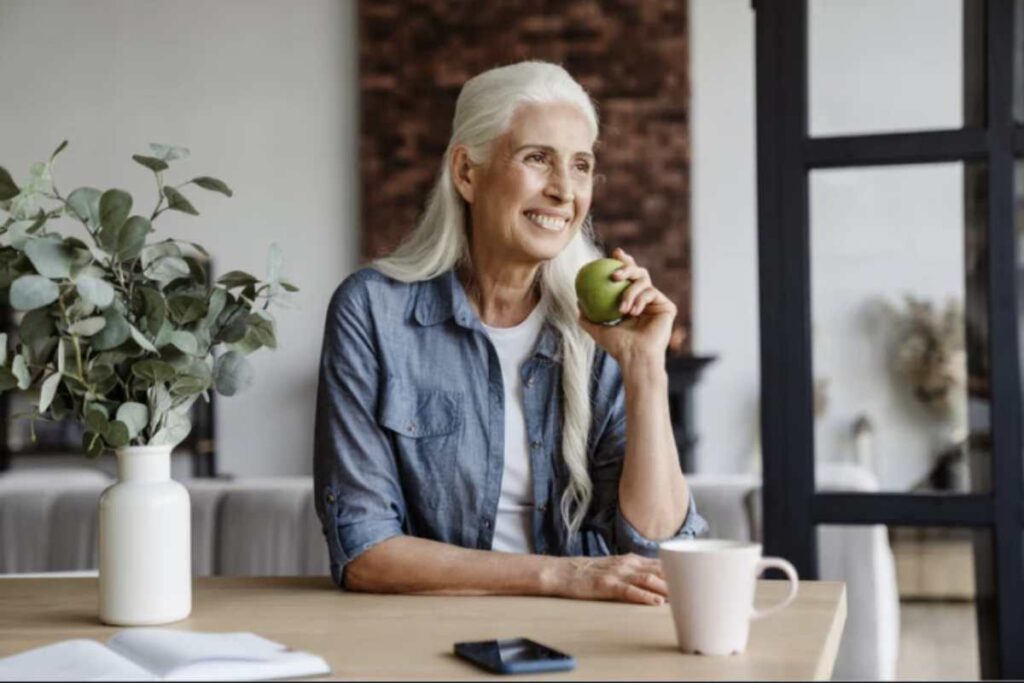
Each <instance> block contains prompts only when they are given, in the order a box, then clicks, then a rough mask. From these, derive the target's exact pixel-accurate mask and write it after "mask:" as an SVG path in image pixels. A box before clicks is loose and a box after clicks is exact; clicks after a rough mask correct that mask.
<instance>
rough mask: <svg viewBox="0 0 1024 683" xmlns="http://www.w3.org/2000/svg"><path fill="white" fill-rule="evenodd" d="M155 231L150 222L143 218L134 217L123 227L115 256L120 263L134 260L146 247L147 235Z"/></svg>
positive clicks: (118, 235)
mask: <svg viewBox="0 0 1024 683" xmlns="http://www.w3.org/2000/svg"><path fill="white" fill-rule="evenodd" d="M152 231H153V227H152V225H151V224H150V222H149V220H148V219H146V218H143V217H142V216H132V217H131V218H129V219H128V220H127V221H126V222H125V224H124V225H123V226H122V227H121V231H120V232H119V233H118V234H117V245H116V248H115V251H114V255H115V257H116V258H117V260H119V261H127V260H128V259H133V258H135V257H136V256H138V255H139V254H140V253H141V252H142V248H143V247H144V246H146V235H148V234H149V233H150V232H152Z"/></svg>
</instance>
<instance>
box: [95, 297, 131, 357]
mask: <svg viewBox="0 0 1024 683" xmlns="http://www.w3.org/2000/svg"><path fill="white" fill-rule="evenodd" d="M103 318H104V319H105V320H106V321H107V324H106V325H104V327H103V329H102V330H100V331H99V333H97V334H96V335H95V336H94V337H92V339H91V340H90V344H91V345H92V348H93V349H95V350H96V351H106V350H108V349H113V348H116V347H118V346H120V345H121V344H123V343H125V341H127V339H128V337H129V336H131V331H130V330H129V329H128V321H127V320H125V318H124V315H122V314H121V313H120V311H118V310H117V309H116V308H115V307H114V306H111V307H110V308H108V309H107V310H105V311H104V312H103Z"/></svg>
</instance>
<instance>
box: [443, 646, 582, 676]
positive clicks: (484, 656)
mask: <svg viewBox="0 0 1024 683" xmlns="http://www.w3.org/2000/svg"><path fill="white" fill-rule="evenodd" d="M455 654H456V655H458V656H459V657H462V658H463V659H466V660H468V661H470V662H472V663H473V664H476V665H477V666H479V667H480V668H482V669H485V670H487V671H491V672H493V673H498V674H529V673H541V672H545V671H571V670H573V669H575V668H576V660H575V659H574V658H573V657H571V656H569V655H567V654H565V653H564V652H559V651H558V650H556V649H554V648H550V647H548V646H547V645H541V644H540V643H538V642H536V641H533V640H530V639H529V638H506V639H503V640H479V641H476V642H472V643H455Z"/></svg>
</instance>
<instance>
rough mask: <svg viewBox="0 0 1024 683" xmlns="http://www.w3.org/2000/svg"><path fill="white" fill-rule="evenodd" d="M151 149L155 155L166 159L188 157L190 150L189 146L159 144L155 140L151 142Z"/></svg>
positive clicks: (173, 159)
mask: <svg viewBox="0 0 1024 683" xmlns="http://www.w3.org/2000/svg"><path fill="white" fill-rule="evenodd" d="M149 148H150V150H152V151H153V155H154V156H156V157H158V158H160V159H163V160H164V161H177V160H178V159H188V155H189V151H188V147H178V146H176V145H159V144H157V143H155V142H151V143H149Z"/></svg>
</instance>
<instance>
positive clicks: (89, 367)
mask: <svg viewBox="0 0 1024 683" xmlns="http://www.w3.org/2000/svg"><path fill="white" fill-rule="evenodd" d="M66 144H67V143H66V142H64V143H61V145H60V146H59V147H58V148H57V150H56V151H55V152H54V153H53V154H52V155H51V156H50V159H49V161H47V162H46V163H37V164H35V165H33V167H32V169H31V172H30V178H29V180H28V182H26V183H25V184H24V186H23V187H18V185H17V184H16V183H15V182H14V180H13V178H12V177H11V175H10V174H9V173H8V172H7V171H6V170H5V169H3V168H2V167H0V209H3V210H4V211H5V212H6V213H7V217H6V219H5V220H4V222H3V223H2V224H0V302H2V303H3V304H5V305H8V306H9V307H10V308H11V309H13V310H14V311H16V312H18V315H17V318H18V321H17V325H16V329H15V330H14V331H13V332H14V333H13V334H12V335H11V338H10V339H8V335H7V334H6V332H3V333H0V391H9V390H15V389H17V390H22V391H26V392H28V393H29V395H30V397H31V401H32V413H31V415H30V416H29V417H30V418H31V419H32V420H33V421H34V420H36V419H42V420H62V419H73V420H76V421H78V422H79V423H80V424H81V425H82V427H83V429H84V431H85V434H84V439H83V442H82V448H83V451H84V452H85V453H86V454H87V455H88V456H90V457H98V456H100V455H101V454H103V453H104V452H106V451H114V452H115V453H116V456H117V464H118V482H117V483H115V484H114V485H113V486H111V487H110V488H108V489H107V490H106V491H104V492H103V495H102V497H101V499H100V519H99V521H100V581H99V586H100V591H99V592H100V618H101V619H102V620H103V621H104V622H107V623H111V624H119V625H141V624H159V623H166V622H170V621H176V620H178V619H183V618H185V617H186V616H188V614H189V613H190V611H191V604H192V598H191V551H190V513H189V497H188V493H187V491H186V490H185V488H184V487H183V486H181V485H180V484H178V483H177V482H175V481H173V480H172V479H171V477H170V454H171V449H173V448H174V446H175V445H176V444H178V443H180V442H181V441H182V440H184V439H185V437H187V436H188V434H189V431H190V430H191V423H190V420H189V410H190V408H191V406H192V404H193V403H194V402H195V401H196V400H197V399H199V398H200V397H203V399H204V400H208V396H209V394H208V392H210V391H216V392H217V393H219V394H221V395H224V396H231V395H233V394H235V393H238V392H239V391H241V390H242V389H244V388H245V387H246V386H248V384H249V383H250V382H251V379H252V370H251V366H250V365H249V362H248V361H247V360H246V356H247V355H248V354H250V353H252V352H253V351H256V350H257V349H259V348H262V347H266V348H271V349H273V348H275V347H276V346H277V342H276V338H275V325H274V320H273V318H272V316H271V315H270V313H269V312H268V308H269V306H270V304H271V302H272V301H274V300H275V299H276V298H278V297H279V296H280V295H281V293H282V292H283V291H295V287H294V286H293V285H291V284H289V283H287V282H284V281H282V280H281V278H280V265H281V255H280V250H279V249H278V248H277V247H276V245H271V250H270V257H269V264H268V268H267V271H268V272H267V276H266V280H260V279H258V278H256V277H254V276H252V275H249V274H248V273H244V272H241V271H231V272H229V273H226V274H225V275H223V276H222V277H220V278H219V279H218V280H217V282H216V283H215V284H214V283H209V282H208V281H207V277H206V273H207V268H206V265H207V262H208V260H207V259H208V254H207V252H206V251H205V250H204V249H203V248H202V247H201V246H199V245H198V244H195V243H191V242H184V241H181V240H176V239H163V240H157V239H155V238H153V237H152V233H153V232H154V231H153V227H152V224H153V222H154V221H155V220H156V219H157V218H158V217H159V216H160V215H161V214H163V213H165V212H166V211H179V212H184V213H188V214H192V215H197V214H198V212H197V211H196V209H195V207H194V206H193V205H192V204H191V203H190V202H189V200H188V199H186V198H185V196H184V194H182V191H181V190H182V188H184V187H185V186H189V185H194V186H197V187H200V188H203V189H205V190H210V191H214V192H219V193H221V194H223V195H226V196H228V197H230V196H231V194H232V193H231V190H230V189H229V188H228V186H227V185H226V184H224V183H223V182H222V181H220V180H217V179H216V178H211V177H208V176H200V177H195V178H192V179H191V180H188V181H186V182H184V183H181V184H179V185H176V186H172V185H169V184H165V179H164V173H165V172H166V171H168V169H169V166H170V164H171V163H172V162H174V161H177V160H180V159H183V158H185V157H186V156H187V154H188V150H186V149H184V148H181V147H169V146H165V145H152V146H151V147H152V155H151V156H143V155H135V156H133V157H132V158H133V159H134V160H135V161H136V162H138V163H139V164H141V165H142V166H145V167H146V168H148V169H149V170H150V171H152V172H153V174H154V178H155V181H156V187H157V201H156V204H155V207H154V208H153V209H152V211H151V212H149V213H148V214H143V213H133V212H132V208H133V200H132V197H131V195H129V194H128V193H127V192H125V191H123V190H118V189H110V190H106V191H100V190H98V189H94V188H91V187H81V188H78V189H76V190H74V191H73V192H70V193H68V194H67V195H66V196H65V195H63V194H61V192H60V191H59V190H58V189H57V187H56V186H55V185H54V183H53V178H52V168H53V162H54V159H55V157H56V156H57V155H58V154H59V153H60V152H61V151H62V150H63V149H64V148H65V147H66ZM61 218H67V219H71V221H72V224H74V223H78V224H80V225H81V226H82V227H83V228H84V234H83V235H82V236H81V237H82V238H79V237H75V236H70V235H67V234H61V233H58V232H54V231H52V230H51V225H52V224H53V223H54V222H55V221H56V220H58V219H61Z"/></svg>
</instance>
